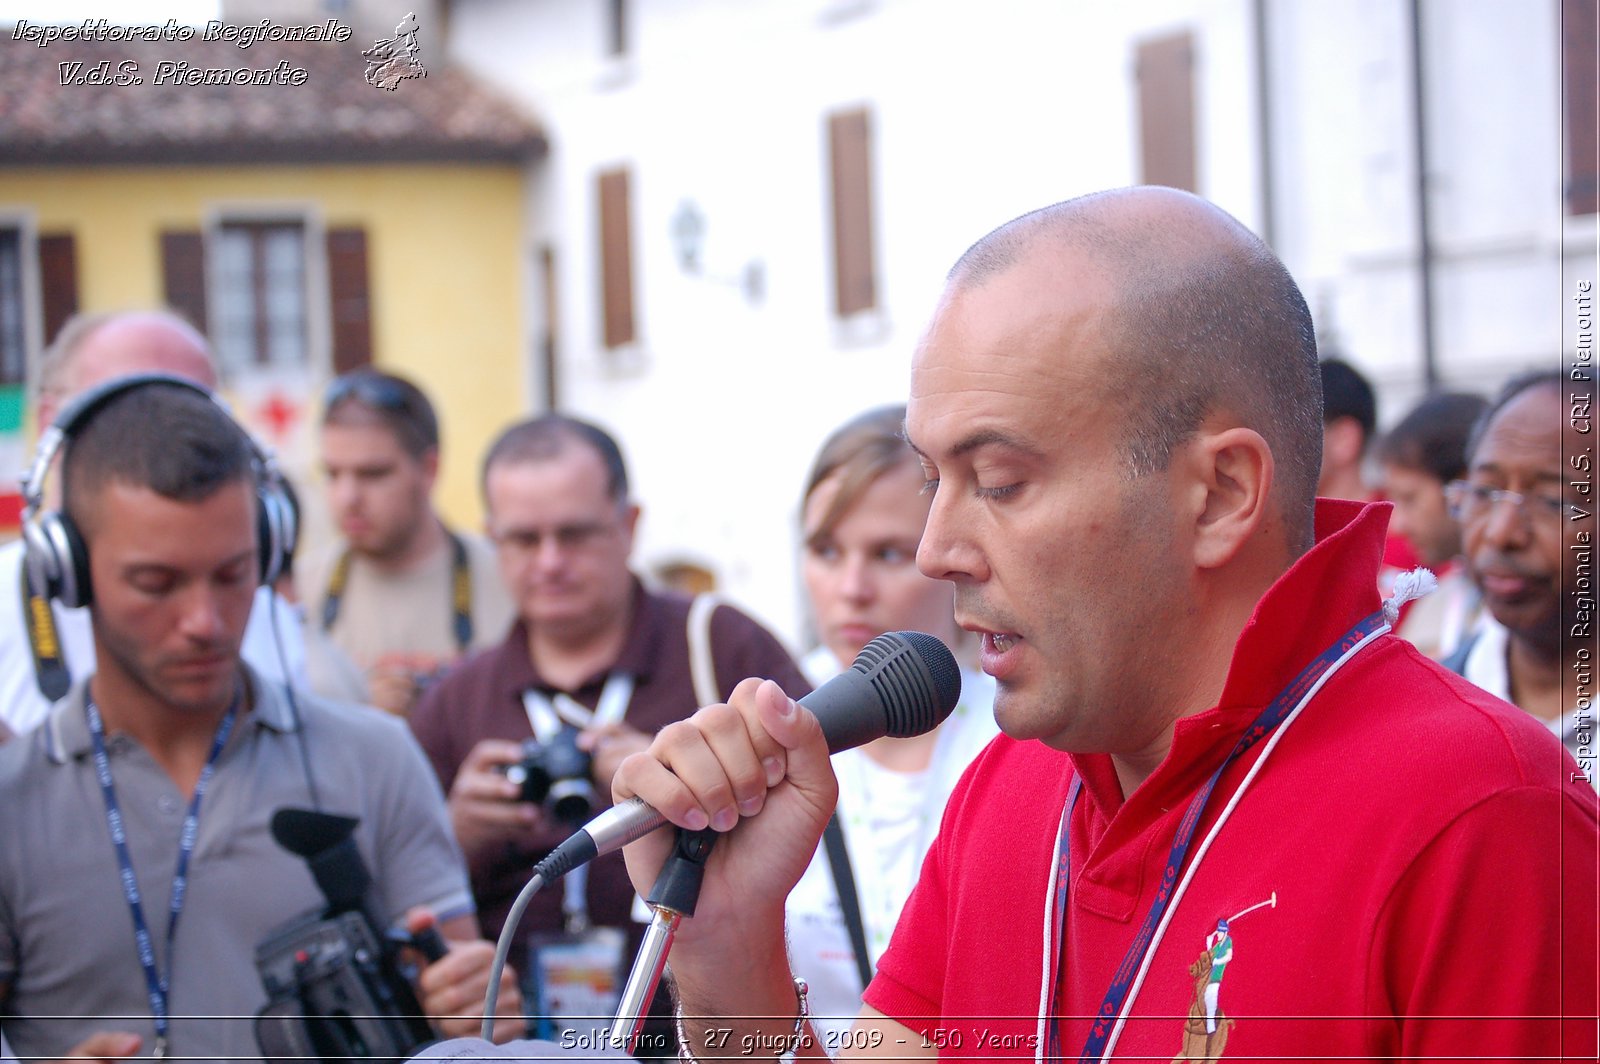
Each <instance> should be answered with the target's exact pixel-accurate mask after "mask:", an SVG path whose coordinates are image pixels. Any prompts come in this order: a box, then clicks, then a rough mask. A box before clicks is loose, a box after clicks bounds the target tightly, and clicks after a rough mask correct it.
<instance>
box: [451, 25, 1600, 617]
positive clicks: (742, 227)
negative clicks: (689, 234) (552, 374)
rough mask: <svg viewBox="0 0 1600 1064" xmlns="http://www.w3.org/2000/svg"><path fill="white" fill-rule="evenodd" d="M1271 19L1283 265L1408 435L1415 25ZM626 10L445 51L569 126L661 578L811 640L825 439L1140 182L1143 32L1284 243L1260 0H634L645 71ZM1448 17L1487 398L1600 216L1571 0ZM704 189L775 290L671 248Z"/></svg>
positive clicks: (1453, 157)
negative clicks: (621, 210)
mask: <svg viewBox="0 0 1600 1064" xmlns="http://www.w3.org/2000/svg"><path fill="white" fill-rule="evenodd" d="M1262 6H1263V7H1264V9H1265V10H1266V13H1267V18H1268V24H1269V43H1270V47H1271V52H1272V58H1271V89H1270V105H1271V108H1272V112H1273V122H1272V127H1271V137H1272V151H1273V168H1272V172H1273V180H1274V183H1275V210H1274V212H1273V219H1272V221H1273V225H1274V230H1275V234H1276V243H1277V246H1278V247H1279V250H1280V253H1281V254H1282V255H1283V256H1284V258H1285V261H1286V262H1287V263H1288V264H1289V266H1290V268H1291V270H1293V271H1294V272H1295V274H1296V276H1297V277H1298V278H1299V279H1300V280H1301V282H1302V285H1303V286H1304V288H1305V290H1306V294H1307V297H1308V299H1309V300H1310V302H1311V305H1312V308H1313V311H1314V312H1316V313H1317V314H1318V316H1319V320H1320V326H1321V328H1322V329H1323V330H1324V332H1325V334H1326V336H1327V337H1328V338H1329V339H1331V341H1332V342H1333V344H1334V345H1335V346H1337V348H1338V350H1339V352H1340V353H1342V354H1343V355H1345V356H1346V357H1348V358H1350V359H1351V360H1352V361H1354V362H1355V363H1356V364H1357V365H1359V366H1361V367H1362V368H1363V369H1365V370H1367V371H1368V372H1369V373H1370V374H1371V376H1372V377H1373V378H1374V380H1375V382H1376V383H1377V384H1378V385H1379V387H1380V390H1381V392H1382V405H1381V410H1380V415H1381V416H1382V418H1383V420H1385V421H1386V422H1387V421H1392V420H1393V419H1395V418H1397V417H1398V416H1399V415H1400V414H1402V413H1403V412H1404V410H1405V408H1406V407H1407V406H1408V405H1409V403H1410V401H1411V400H1412V399H1414V398H1416V397H1417V396H1419V395H1420V394H1421V389H1422V369H1421V366H1422V356H1421V353H1420V333H1419V329H1418V325H1417V322H1418V318H1417V298H1418V287H1417V282H1416V274H1417V271H1416V239H1415V233H1416V223H1415V204H1414V189H1415V176H1414V175H1415V165H1414V154H1413V150H1412V133H1411V122H1412V118H1411V110H1410V104H1409V100H1410V95H1411V63H1410V44H1409V40H1410V37H1409V33H1410V30H1409V14H1408V7H1407V3H1406V0H1342V2H1340V3H1326V2H1323V0H1263V4H1262ZM607 7H608V5H606V4H602V3H597V2H594V0H458V2H456V3H454V4H451V5H450V10H449V18H448V28H449V37H450V45H449V46H450V49H451V51H452V52H453V53H454V55H455V56H456V57H457V58H458V59H460V60H462V61H463V62H465V63H467V64H469V65H470V66H472V67H473V68H475V69H476V70H478V71H479V72H480V73H481V74H483V75H484V76H485V77H487V78H488V79H489V80H491V81H493V82H496V83H498V84H499V85H500V86H502V87H503V88H504V89H506V90H507V91H509V92H511V93H512V94H514V95H515V96H516V97H517V98H520V99H522V100H524V101H525V102H526V103H527V104H528V105H529V106H530V107H531V108H532V109H534V110H535V111H536V113H537V114H538V115H539V116H540V118H541V120H542V121H543V122H544V123H545V124H546V127H547V129H548V132H549V136H550V141H551V146H552V147H551V154H550V157H549V159H548V160H547V161H546V162H544V163H543V164H541V165H540V167H539V169H538V170H537V171H535V173H534V174H533V181H532V182H531V189H530V197H531V199H532V206H533V207H534V210H533V212H532V213H533V214H534V216H535V217H536V218H537V219H539V220H538V221H536V222H535V225H536V226H542V227H543V231H542V232H540V233H538V234H537V235H536V237H535V244H536V245H537V244H538V243H540V242H548V243H550V244H551V245H552V246H553V247H554V248H555V250H556V254H557V263H558V265H557V288H558V292H559V300H560V305H559V309H558V343H557V347H558V351H559V354H560V360H561V361H560V376H561V381H562V385H561V391H562V394H561V400H562V403H561V405H562V407H563V409H565V410H567V411H568V412H571V413H575V414H578V415H580V416H588V417H591V418H593V419H595V420H597V421H599V422H601V423H602V424H604V425H606V426H607V427H609V428H611V429H612V430H614V431H615V432H616V434H617V435H618V437H619V439H620V440H621V442H622V444H623V447H624V449H625V451H626V452H627V454H628V457H629V460H630V464H631V467H632V471H633V475H634V479H635V481H636V490H637V494H638V497H639V498H640V500H641V502H642V503H643V505H644V507H645V520H644V523H643V525H642V528H641V540H640V547H639V556H638V560H639V562H640V563H641V566H643V567H648V566H649V565H651V564H653V563H655V562H658V561H662V560H666V559H669V558H676V557H683V556H688V557H691V558H697V559H700V560H702V561H703V562H705V563H707V564H709V565H710V567H711V568H713V569H714V570H715V571H716V572H717V574H718V576H719V578H720V580H721V583H722V586H723V588H724V589H725V591H726V592H727V593H728V594H729V595H730V596H731V597H732V598H734V599H735V600H737V601H739V602H741V603H742V604H744V605H745V606H746V607H748V608H749V609H751V610H752V611H753V612H754V613H756V614H757V615H758V616H760V617H762V618H763V619H765V620H766V621H767V622H769V623H770V624H771V625H772V627H773V628H774V629H775V630H777V631H778V632H779V633H780V634H782V635H784V636H785V637H787V638H788V639H789V640H790V641H791V643H792V644H793V645H795V646H796V647H797V648H799V647H800V646H801V645H802V644H803V640H804V620H803V617H802V611H801V606H800V595H799V594H798V588H797V582H796V576H795V572H796V568H795V557H796V551H797V549H798V545H797V543H798V537H797V535H796V526H797V520H798V518H797V509H798V500H797V495H798V492H799V490H800V487H801V481H802V479H803V477H804V475H805V472H806V468H807V466H808V464H809V461H810V459H811V456H812V454H813V452H814V450H815V448H816V446H817V444H818V443H819V442H820V441H821V439H822V437H823V436H824V435H825V434H826V433H827V432H828V431H829V430H830V429H831V428H833V427H834V426H835V425H837V424H838V423H840V422H841V421H843V420H844V419H846V418H847V417H849V416H850V415H852V414H854V413H856V412H858V411H860V410H862V409H864V408H866V407H867V406H870V405H874V404H878V403H884V402H893V401H903V400H904V398H905V395H906V388H907V379H908V368H909V363H910V356H911V352H912V349H913V347H914V345H915V343H916V340H917V337H918V334H919V332H920V330H921V328H922V327H923V325H924V323H925V322H926V320H927V319H928V317H929V315H930V312H931V310H932V308H933V305H934V302H935V300H936V298H937V296H938V292H939V289H940V285H941V282H942V279H943V276H944V273H945V271H946V270H947V269H948V268H949V266H950V264H951V263H953V262H954V260H955V259H956V257H957V256H958V255H959V254H960V253H961V251H962V250H963V249H964V248H965V247H966V246H967V245H968V244H970V243H971V242H972V241H973V240H975V239H977V238H978V237H980V236H982V235H983V234H984V233H985V232H987V231H988V230H990V229H991V228H993V227H994V226H995V225H997V224H999V223H1001V222H1003V221H1005V220H1006V219H1008V218H1010V217H1013V216H1014V215H1016V214H1019V213H1022V212H1024V211H1027V210H1030V209H1033V208H1035V207H1039V206H1043V205H1045V204H1047V203H1051V202H1054V201H1057V200H1060V199H1064V198H1067V197H1069V196H1072V195H1076V194H1078V193H1082V192H1087V191H1091V190H1094V189H1098V188H1104V187H1110V186H1116V185H1123V184H1129V183H1131V182H1133V181H1135V180H1136V179H1137V175H1138V172H1139V160H1138V152H1139V148H1138V143H1139V141H1138V130H1137V121H1138V104H1137V97H1136V95H1135V91H1134V89H1135V82H1134V64H1133V55H1134V48H1135V45H1136V43H1137V41H1139V40H1141V39H1143V38H1145V37H1148V36H1152V35H1157V34H1161V33H1166V32H1171V31H1174V30H1178V29H1189V30H1190V31H1192V32H1193V33H1194V35H1195V41H1196V67H1195V79H1196V100H1197V111H1198V116H1197V122H1198V133H1197V142H1198V151H1199V160H1198V174H1199V181H1200V191H1201V192H1202V194H1204V195H1207V196H1208V197H1210V198H1211V199H1213V200H1215V201H1216V202H1218V203H1219V204H1220V205H1222V206H1223V207H1224V208H1226V209H1228V210H1230V211H1232V212H1233V213H1234V214H1235V215H1237V216H1238V217H1239V218H1240V219H1241V220H1242V221H1244V222H1245V223H1246V224H1248V225H1251V226H1253V227H1255V228H1257V229H1258V230H1260V229H1262V228H1263V226H1264V223H1265V219H1264V218H1263V216H1262V197H1261V192H1262V190H1261V188H1260V179H1259V169H1260V163H1259V159H1260V152H1261V144H1260V137H1259V130H1258V128H1257V120H1256V92H1257V86H1256V72H1255V64H1254V43H1253V37H1252V35H1253V32H1254V30H1253V25H1254V24H1253V18H1254V11H1255V7H1256V4H1255V2H1254V0H1149V2H1143V3H1139V4H1103V3H1094V2H1089V0H987V2H985V3H983V4H981V5H979V4H974V3H971V2H968V0H634V2H632V3H630V4H629V5H628V7H629V11H630V15H629V51H628V55H627V56H626V57H624V58H620V59H616V58H609V57H607V56H606V55H605V49H606V46H605V35H604V22H603V19H604V15H605V11H606V9H607ZM1423 9H1424V20H1425V23H1426V31H1427V33H1428V39H1427V52H1426V56H1427V60H1426V61H1427V64H1428V83H1429V90H1430V99H1429V102H1428V109H1429V122H1430V152H1431V153H1432V161H1431V162H1432V165H1431V174H1432V176H1431V178H1430V187H1431V188H1432V189H1433V190H1434V193H1435V196H1436V198H1435V201H1434V205H1433V212H1434V232H1435V237H1434V240H1435V245H1436V253H1437V256H1438V260H1439V261H1438V263H1437V266H1436V291H1435V322H1436V325H1435V340H1436V345H1437V351H1438V359H1439V365H1440V369H1441V372H1442V375H1443V379H1444V382H1445V383H1446V384H1448V385H1451V386H1460V387H1475V388H1479V389H1487V388H1489V387H1491V386H1492V385H1493V384H1495V383H1497V382H1498V381H1499V380H1500V379H1501V378H1503V377H1504V376H1505V375H1507V374H1508V373H1509V372H1511V371H1512V370H1514V369H1516V368H1520V367H1522V366H1524V365H1528V364H1535V363H1537V364H1550V365H1553V364H1554V361H1555V354H1556V349H1557V347H1558V346H1559V344H1560V336H1561V333H1560V329H1561V324H1562V320H1563V318H1564V317H1569V316H1570V315H1564V314H1563V313H1562V311H1561V302H1560V297H1561V292H1562V285H1563V284H1565V285H1566V286H1567V287H1568V288H1570V287H1571V286H1572V283H1573V282H1572V280H1571V278H1572V277H1575V276H1578V275H1584V271H1587V274H1586V275H1587V276H1589V277H1591V278H1592V277H1593V276H1594V250H1593V233H1594V225H1593V219H1592V218H1590V219H1588V220H1586V221H1580V222H1572V221H1568V220H1564V219H1563V217H1562V208H1561V169H1560V140H1559V134H1560V108H1559V91H1560V87H1559V78H1558V72H1559V66H1558V55H1559V52H1558V45H1559V37H1558V29H1557V26H1556V24H1555V4H1554V3H1520V2H1519V3H1505V2H1503V0H1424V3H1423ZM860 104H866V105H868V106H869V107H870V110H871V123H872V132H873V145H872V150H873V160H872V162H873V169H874V183H875V187H874V197H875V199H874V212H875V218H876V226H877V231H876V236H877V261H878V282H879V289H878V291H879V307H880V310H879V312H878V313H877V314H874V315H870V316H869V320H866V321H853V322H850V323H848V325H849V327H848V328H846V327H844V326H843V325H841V323H839V322H838V321H836V320H835V318H834V316H833V314H832V298H833V297H832V285H833V278H832V247H831V243H832V236H831V233H832V222H831V214H830V205H829V174H828V158H827V116H828V114H829V113H830V112H832V111H834V110H836V109H841V108H846V107H851V106H856V105H860ZM619 164H626V165H627V166H628V167H629V168H630V169H631V180H632V186H631V193H632V203H631V218H632V226H633V233H634V249H633V254H634V283H635V303H636V312H637V323H638V326H637V327H638V332H639V336H640V341H639V343H638V344H637V345H635V346H634V347H633V348H632V349H629V350H627V351H624V352H621V353H616V352H611V353H608V352H606V351H605V350H604V348H603V345H602V342H601V332H600V329H601V319H600V310H599V307H600V296H599V276H600V267H599V258H598V254H599V251H598V228H599V223H598V216H597V210H598V205H597V195H596V190H595V189H596V185H595V175H596V173H597V172H598V171H600V170H602V169H605V168H607V167H610V166H614V165H619ZM685 199H691V200H693V201H694V202H695V203H696V204H697V205H698V206H699V208H700V209H701V211H702V212H703V213H704V215H705V217H706V220H707V223H708V229H707V236H706V243H705V253H704V256H703V261H704V264H705V267H706V269H707V271H708V272H710V273H712V274H720V275H728V276H732V275H733V274H735V273H737V272H738V271H739V270H741V269H743V267H744V266H745V265H746V264H747V263H749V262H752V261H755V262H759V263H760V264H761V265H762V267H763V270H764V277H765V289H766V295H765V298H764V299H763V300H761V301H760V302H758V303H752V302H749V301H747V300H746V299H745V298H744V297H743V295H742V294H741V293H740V292H739V290H738V289H737V288H736V287H734V286H732V285H724V284H718V283H713V282H710V281H707V280H705V279H700V278H694V277H689V276H686V275H684V274H683V273H682V272H681V271H680V270H679V268H678V266H677V262H676V259H675V256H674V251H673V247H672V242H671V238H670V230H669V226H670V220H671V218H672V215H673V213H674V211H675V210H676V209H677V207H678V205H679V203H680V202H682V201H683V200H685ZM1585 241H1587V243H1585ZM1563 246H1565V247H1566V248H1567V249H1568V251H1567V254H1566V257H1565V260H1563V251H1562V249H1563ZM529 261H530V263H533V262H534V261H535V250H534V248H532V247H530V251H529ZM1563 263H1564V264H1565V267H1566V270H1567V272H1568V279H1567V280H1565V281H1564V280H1563V279H1562V276H1561V271H1562V268H1563ZM536 290H537V285H536V283H534V281H530V291H536ZM535 309H536V310H537V308H535ZM535 317H537V314H536V315H535ZM538 327H540V326H539V325H536V328H538ZM529 347H530V350H531V349H533V344H532V342H531V341H530V345H529ZM1541 360H1542V361H1541ZM530 379H537V374H530ZM543 401H544V397H543V395H542V393H536V394H532V395H530V396H529V406H530V408H538V407H540V406H542V405H543Z"/></svg>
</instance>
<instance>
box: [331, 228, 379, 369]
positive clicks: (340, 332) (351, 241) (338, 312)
mask: <svg viewBox="0 0 1600 1064" xmlns="http://www.w3.org/2000/svg"><path fill="white" fill-rule="evenodd" d="M327 243H328V308H329V313H330V314H331V316H332V319H333V320H332V322H331V326H332V328H331V333H332V339H333V371H334V372H335V373H348V372H350V371H351V370H353V369H357V368H359V367H361V366H365V365H369V364H370V363H371V362H372V297H371V289H370V288H369V286H368V283H367V231H366V230H365V229H361V228H358V227H352V228H348V229H329V230H328V237H327Z"/></svg>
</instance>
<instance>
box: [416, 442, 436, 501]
mask: <svg viewBox="0 0 1600 1064" xmlns="http://www.w3.org/2000/svg"><path fill="white" fill-rule="evenodd" d="M417 462H418V463H419V464H420V465H421V466H422V475H423V476H424V477H426V478H427V481H428V492H429V494H432V492H433V486H434V484H436V483H438V481H439V448H437V447H429V448H428V449H427V450H426V451H423V452H422V456H421V457H420V458H418V459H417Z"/></svg>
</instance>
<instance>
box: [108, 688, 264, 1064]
mask: <svg viewBox="0 0 1600 1064" xmlns="http://www.w3.org/2000/svg"><path fill="white" fill-rule="evenodd" d="M238 712H239V696H238V695H234V698H233V702H232V703H230V704H229V706H228V712H227V714H226V715H224V716H223V718H222V722H221V723H220V724H218V725H217V734H216V737H215V738H214V739H213V740H212V741H211V754H210V756H208V757H207V758H206V764H205V767H204V768H202V769H201V770H200V779H199V780H198V781H197V782H196V783H195V785H194V797H193V798H191V799H190V800H189V811H188V812H187V813H186V814H185V815H184V818H183V827H182V828H181V829H180V831H179V832H178V869H177V871H176V872H175V873H174V874H173V877H172V900H171V903H170V907H169V910H168V912H169V915H168V918H167V974H166V976H165V977H163V976H162V975H161V974H160V973H159V972H158V971H157V969H156V952H155V943H154V942H153V941H152V940H151V937H150V926H149V924H147V923H146V922H145V918H144V903H143V901H142V900H141V896H140V894H139V879H138V877H137V876H135V875H134V873H133V858H132V856H131V855H130V854H129V853H128V834H127V829H126V826H125V824H124V823H123V818H122V807H121V806H120V805H118V804H117V790H116V787H115V786H114V785H113V784H112V782H111V758H110V757H109V756H107V754H106V729H105V723H104V721H102V720H101V719H100V710H99V708H98V707H96V706H95V704H94V699H93V698H90V697H89V696H88V695H87V693H86V694H85V695H84V713H85V714H86V715H87V716H88V718H89V738H90V740H91V741H92V742H93V743H94V774H95V777H96V778H97V779H98V780H99V781H100V793H101V794H102V795H103V796H104V797H105V800H106V828H107V829H108V830H109V831H110V833H111V846H112V848H113V849H115V850H116V851H117V864H118V865H119V866H120V867H121V870H122V895H123V898H124V899H125V900H126V901H127V903H128V911H129V913H130V914H131V915H132V917H133V941H134V945H135V946H136V947H137V948H138V951H139V963H140V964H141V965H142V966H143V967H144V981H145V986H146V987H147V988H148V989H149V993H150V1012H151V1015H152V1016H153V1017H154V1018H155V1023H156V1045H155V1056H156V1059H158V1060H159V1059H161V1058H162V1057H165V1056H166V1055H167V1045H168V1042H169V1038H168V1034H167V1032H168V1030H169V1029H170V1027H171V1022H170V1020H169V1013H168V1011H167V995H168V993H169V991H170V990H171V987H172V941H173V937H174V936H175V935H176V934H177V932H178V917H179V915H180V914H181V913H182V912H183V902H184V896H185V894H186V892H187V888H188V884H189V856H190V855H191V854H192V853H194V843H195V839H196V838H197V837H198V836H199V833H200V800H201V799H202V798H204V797H205V793H206V784H208V783H209V782H211V776H212V774H213V773H214V772H215V770H216V767H217V757H218V755H220V754H221V753H222V748H223V747H224V746H226V745H227V742H228V736H229V735H230V734H232V732H233V722H234V719H235V718H236V717H237V716H238Z"/></svg>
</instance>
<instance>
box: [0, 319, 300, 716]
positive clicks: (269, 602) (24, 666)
mask: <svg viewBox="0 0 1600 1064" xmlns="http://www.w3.org/2000/svg"><path fill="white" fill-rule="evenodd" d="M130 373H171V374H174V375H176V376H179V377H185V378H187V379H189V380H192V381H195V382H197V383H199V384H201V385H203V386H205V387H206V388H208V389H211V390H215V389H216V387H217V367H216V362H215V361H214V360H213V358H212V355H211V348H210V345H209V344H208V343H207V342H206V338H205V337H204V336H202V335H201V334H200V332H199V331H198V330H196V329H195V328H194V326H192V325H190V324H189V323H188V322H187V321H185V320H184V319H182V318H180V317H179V316H177V315H176V314H173V313H171V312H170V311H163V310H155V311H121V312H114V313H104V314H88V315H79V316H77V317H74V318H73V319H71V320H70V321H68V322H67V323H66V325H64V326H62V328H61V332H60V333H58V334H57V336H56V339H55V341H54V342H53V343H52V344H51V345H50V347H49V348H48V349H47V350H46V351H45V354H44V358H43V360H42V361H41V364H40V367H39V395H38V407H37V415H38V416H37V419H36V421H37V426H38V430H39V431H40V432H41V433H42V432H43V431H44V429H45V428H47V427H48V426H49V425H50V424H51V423H52V422H54V421H55V419H56V415H57V414H59V413H60V411H61V409H62V408H63V407H65V406H66V405H67V404H68V403H70V402H71V401H72V400H73V399H74V398H76V397H77V396H78V395H80V394H81V393H83V392H85V391H87V390H88V389H90V388H93V387H95V386H96V385H99V384H103V383H105V382H106V381H109V380H112V379H114V378H117V377H124V376H127V375H128V374H130ZM52 483H53V481H52ZM52 494H53V489H52ZM47 504H48V503H47ZM22 554H23V547H22V541H21V540H20V539H18V540H15V541H13V542H11V543H7V544H5V545H4V546H0V742H3V741H4V739H5V729H6V728H9V729H10V730H11V731H12V732H14V733H16V734H19V735H20V734H21V733H23V732H26V731H29V730H30V729H32V728H33V727H34V726H35V725H37V724H38V723H39V722H40V721H42V720H44V718H45V716H46V715H47V714H48V713H49V711H50V705H51V701H50V699H48V698H47V697H46V696H45V694H44V692H43V691H41V690H40V685H39V680H38V672H37V666H36V662H35V659H34V654H33V648H32V646H31V644H30V643H29V640H28V630H27V625H26V623H25V621H24V617H23V613H22V588H21V578H22ZM52 610H53V613H54V616H55V624H56V631H57V633H58V635H59V638H60V643H61V656H62V658H63V660H64V661H65V664H66V666H67V668H68V670H69V671H70V672H71V674H72V676H73V677H74V678H76V677H79V676H83V675H84V674H86V673H88V672H92V671H93V669H94V664H95V658H94V640H93V639H92V638H91V636H90V632H89V616H88V611H87V610H83V609H64V608H62V607H61V606H60V605H53V606H52ZM274 627H276V628H277V635H278V636H281V638H282V644H283V648H282V652H281V653H280V652H279V648H278V639H277V638H276V636H275V634H274V631H273V629H274ZM243 656H244V659H245V660H246V661H248V662H249V663H250V664H251V665H253V666H255V668H256V669H258V670H259V671H260V672H261V674H262V675H263V676H264V677H266V678H267V679H268V680H269V681H272V682H280V683H281V682H283V681H284V680H286V679H287V680H289V681H290V682H292V683H294V684H296V685H300V686H304V682H305V679H304V678H305V645H304V641H303V639H302V636H301V629H300V622H299V619H298V618H297V617H296V615H295V613H294V611H293V610H292V609H291V608H290V607H289V606H288V605H287V604H286V603H284V602H283V601H282V600H280V599H277V598H275V597H274V596H272V595H271V593H270V592H269V591H268V590H267V589H265V588H263V589H261V590H260V591H259V592H257V595H256V602H255V607H254V609H252V611H251V614H250V624H249V627H248V628H247V629H246V630H245V636H244V648H243Z"/></svg>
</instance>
